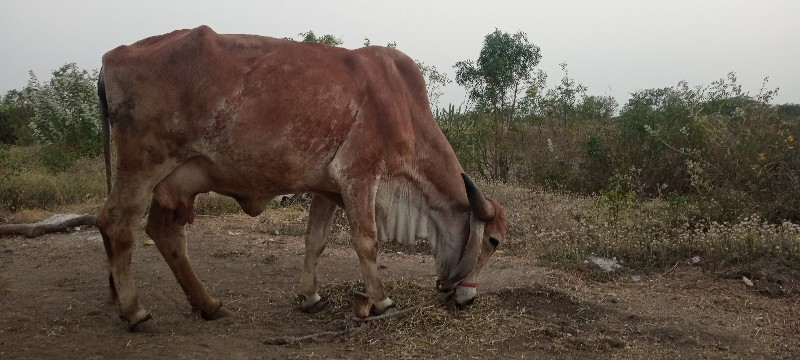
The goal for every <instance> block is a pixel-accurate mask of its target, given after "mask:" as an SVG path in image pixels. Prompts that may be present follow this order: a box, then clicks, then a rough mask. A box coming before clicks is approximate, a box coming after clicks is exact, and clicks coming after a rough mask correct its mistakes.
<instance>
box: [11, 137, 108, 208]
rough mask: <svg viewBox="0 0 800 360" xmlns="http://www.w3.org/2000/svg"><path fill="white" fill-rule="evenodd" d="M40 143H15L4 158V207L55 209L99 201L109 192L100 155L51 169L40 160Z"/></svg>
mask: <svg viewBox="0 0 800 360" xmlns="http://www.w3.org/2000/svg"><path fill="white" fill-rule="evenodd" d="M38 151H39V148H37V147H13V148H8V149H6V151H4V154H3V155H5V156H4V158H3V159H1V160H0V165H2V168H0V211H7V212H13V211H17V210H21V209H52V208H55V207H60V206H65V205H69V204H76V203H86V202H96V201H97V199H102V198H104V197H105V194H106V185H105V180H104V175H103V174H104V170H103V163H102V160H101V159H100V158H81V159H78V160H76V161H75V163H74V164H73V165H72V166H71V167H70V168H69V169H68V170H67V171H63V172H51V171H48V170H47V169H46V168H44V167H43V166H41V165H39V163H38V162H37V161H36V156H37V155H36V154H38Z"/></svg>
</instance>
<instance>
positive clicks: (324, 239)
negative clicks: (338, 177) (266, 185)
mask: <svg viewBox="0 0 800 360" xmlns="http://www.w3.org/2000/svg"><path fill="white" fill-rule="evenodd" d="M335 211H336V204H335V203H333V202H332V201H330V200H329V199H328V198H326V197H324V196H322V195H319V194H314V197H313V199H312V200H311V209H310V210H309V214H308V227H307V228H306V255H305V261H304V262H303V273H302V274H300V295H301V296H302V298H303V299H302V300H303V303H302V304H301V305H300V308H301V309H302V310H303V311H305V312H307V313H317V312H320V311H322V310H323V309H325V307H326V306H327V305H328V302H327V301H326V300H324V299H322V297H320V295H319V293H318V292H317V290H318V284H317V261H318V260H319V256H320V255H321V254H322V252H323V251H324V250H325V245H326V244H327V243H328V235H329V234H330V233H331V226H332V225H333V214H334V212H335Z"/></svg>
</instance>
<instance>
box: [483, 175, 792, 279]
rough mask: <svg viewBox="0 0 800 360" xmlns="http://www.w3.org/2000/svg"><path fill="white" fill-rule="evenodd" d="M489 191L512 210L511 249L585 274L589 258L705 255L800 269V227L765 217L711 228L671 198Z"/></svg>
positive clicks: (662, 260)
mask: <svg viewBox="0 0 800 360" xmlns="http://www.w3.org/2000/svg"><path fill="white" fill-rule="evenodd" d="M485 187H486V190H485V191H486V193H487V194H490V196H494V197H496V198H497V199H498V200H499V201H500V202H501V203H503V204H505V206H506V212H507V214H508V217H509V233H510V234H509V239H507V241H506V244H504V245H503V246H504V248H505V249H506V250H508V251H513V252H517V253H521V254H530V255H533V256H537V257H538V258H540V259H541V260H543V262H544V263H546V264H551V265H556V266H558V267H567V268H580V267H583V266H584V260H585V259H586V256H587V255H597V256H604V257H609V258H610V257H617V258H618V259H620V260H621V261H622V262H623V265H625V266H627V267H634V268H645V269H647V268H663V267H665V266H669V265H672V264H674V263H676V262H683V261H686V260H687V259H689V258H690V257H693V256H700V258H701V259H702V262H703V263H705V264H712V265H715V266H728V265H740V264H746V263H755V262H762V261H767V262H773V263H775V262H777V263H779V264H780V265H783V266H787V267H789V268H793V269H800V226H798V225H797V224H793V223H790V222H784V223H782V224H770V223H767V222H765V221H763V220H761V219H759V218H757V217H749V218H743V219H739V220H738V221H736V222H730V223H703V222H698V221H696V220H694V219H695V216H696V215H697V210H696V208H695V207H693V206H692V205H686V204H671V203H669V202H667V201H664V200H659V199H655V200H649V201H621V200H610V199H608V198H605V197H602V196H578V195H572V194H565V193H557V192H548V191H543V190H539V189H529V188H523V187H519V186H514V185H507V184H494V185H493V184H487V185H486V186H485Z"/></svg>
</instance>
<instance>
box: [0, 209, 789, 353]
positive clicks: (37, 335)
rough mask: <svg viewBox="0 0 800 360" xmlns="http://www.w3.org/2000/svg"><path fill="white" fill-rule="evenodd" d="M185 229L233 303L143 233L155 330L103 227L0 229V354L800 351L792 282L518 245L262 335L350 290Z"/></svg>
mask: <svg viewBox="0 0 800 360" xmlns="http://www.w3.org/2000/svg"><path fill="white" fill-rule="evenodd" d="M187 234H188V236H189V252H190V256H191V257H192V259H193V263H194V267H195V270H196V271H197V273H198V275H199V276H200V277H201V279H203V280H204V281H205V284H206V286H207V287H208V289H209V291H210V292H211V293H212V295H214V296H216V297H218V298H220V299H221V300H222V301H223V302H224V303H225V306H227V308H228V309H229V310H231V311H232V312H233V313H234V316H233V317H230V318H225V319H222V320H218V321H212V322H209V321H203V320H202V319H200V317H199V315H198V314H196V313H192V312H191V309H190V307H189V305H188V303H187V301H186V299H185V297H184V295H183V293H182V291H181V289H180V287H179V286H178V284H177V282H176V281H175V279H174V278H173V276H172V274H171V273H170V270H169V268H168V267H167V265H166V263H165V262H164V261H163V259H162V258H161V255H160V254H159V253H158V251H157V250H156V249H155V247H153V246H148V245H145V244H144V241H145V240H146V237H145V235H144V234H143V233H141V232H140V233H139V241H138V244H137V248H136V250H135V252H134V256H133V272H134V277H135V280H136V284H137V286H138V289H139V294H140V300H141V301H142V303H143V304H144V305H145V306H147V307H148V308H149V309H150V310H151V311H152V312H153V316H154V318H155V319H156V320H157V322H158V323H159V324H160V325H161V327H162V328H163V329H164V332H163V333H160V334H131V333H128V332H127V328H126V325H125V324H124V323H123V322H122V321H120V320H119V319H118V317H117V309H116V305H115V304H112V303H109V301H108V299H109V291H108V285H107V276H108V275H107V266H106V259H105V252H104V250H103V245H102V242H101V240H100V236H99V234H98V233H97V231H96V230H95V229H93V228H89V229H83V230H79V231H76V232H73V233H69V234H51V235H45V236H42V237H40V238H36V239H26V238H22V237H5V238H0V359H17V358H168V357H169V358H231V359H237V358H248V359H249V358H266V359H287V358H348V359H349V358H378V357H380V358H385V359H390V358H545V359H546V358H581V359H584V358H592V357H598V358H633V359H641V358H649V359H661V358H786V359H789V358H800V301H798V298H797V297H793V296H773V295H770V294H771V293H765V292H764V291H759V290H758V287H757V286H756V287H749V286H748V285H746V284H745V283H744V282H743V281H742V280H741V279H740V278H731V277H728V278H726V277H721V276H719V275H716V273H713V272H710V271H706V270H703V269H702V268H701V267H690V266H688V265H679V266H676V267H674V268H671V269H665V271H664V272H663V273H658V274H650V275H642V276H641V277H640V278H637V279H636V280H638V281H634V279H632V278H631V276H630V275H631V274H626V275H624V276H622V275H621V276H616V277H613V278H612V280H610V281H604V282H598V281H594V280H591V279H590V278H589V277H587V276H585V275H583V274H576V273H569V272H562V271H558V270H552V269H548V268H544V267H540V266H538V265H537V263H536V261H535V257H534V256H532V255H524V256H523V255H511V254H497V255H495V257H494V258H493V261H492V262H491V263H490V265H489V267H488V268H487V269H486V270H485V272H484V274H483V275H482V284H481V287H480V289H479V291H480V294H479V296H478V298H477V299H476V305H474V306H473V307H471V308H469V309H467V310H452V309H445V308H444V307H433V308H427V309H422V310H419V311H417V312H415V313H413V314H412V315H410V316H408V317H406V318H402V319H397V320H392V321H390V322H386V323H380V324H378V325H377V326H375V327H374V328H371V329H369V330H366V331H363V332H361V333H359V334H358V335H356V336H353V337H349V338H346V339H343V340H339V341H336V342H333V343H312V344H301V345H285V346H275V345H267V344H265V343H264V339H265V338H267V337H270V336H276V335H298V336H299V335H306V334H310V333H314V332H321V331H332V330H338V329H341V328H342V327H343V326H344V324H345V323H346V320H345V319H346V317H347V316H348V312H349V309H348V308H347V306H346V304H342V303H341V300H340V301H339V302H338V303H337V302H334V304H333V305H332V306H330V307H329V308H328V309H326V310H325V311H324V312H323V313H320V314H316V315H308V314H304V313H302V312H300V311H298V310H297V309H296V307H297V303H296V302H295V301H296V300H295V298H296V294H297V284H298V281H299V274H300V270H301V268H302V259H303V240H302V238H301V237H297V236H280V235H273V234H269V233H264V231H260V230H259V227H258V222H257V220H255V219H251V218H248V217H244V216H238V215H237V216H224V217H201V218H199V219H198V220H197V222H196V223H195V225H192V226H190V227H189V228H188V230H187ZM396 250H397V249H393V250H385V251H382V253H381V254H380V255H379V263H380V265H381V272H382V278H383V279H384V282H385V283H386V284H387V288H389V290H390V291H392V292H391V293H390V296H392V298H393V299H394V300H395V301H396V302H398V303H399V304H400V306H401V307H408V306H412V305H413V302H415V301H418V300H419V299H418V298H419V297H420V296H421V297H422V298H425V297H428V296H431V297H432V296H436V293H435V290H434V288H433V280H434V273H433V264H432V257H431V256H430V255H426V254H405V253H397V252H396ZM319 274H320V281H321V283H323V284H326V285H325V287H324V288H323V290H324V291H328V292H336V291H340V292H341V291H343V289H347V288H348V286H354V284H357V283H356V281H357V280H358V279H360V278H361V273H360V269H359V268H358V262H357V260H356V256H355V253H354V251H352V250H351V249H350V247H348V246H345V245H337V244H331V245H329V247H328V249H327V250H326V252H325V255H324V256H323V258H322V259H321V260H320V265H319ZM413 291H416V293H414V294H417V295H415V296H416V298H415V297H413V296H411V295H406V294H410V293H413ZM322 295H323V296H325V295H326V294H325V293H323V294H322ZM404 296H405V297H407V298H403V297H404ZM434 317H435V319H434ZM453 326H456V328H453Z"/></svg>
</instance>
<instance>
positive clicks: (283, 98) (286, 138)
mask: <svg viewBox="0 0 800 360" xmlns="http://www.w3.org/2000/svg"><path fill="white" fill-rule="evenodd" d="M98 92H99V95H100V99H101V107H102V109H103V114H104V116H105V117H106V120H104V121H103V123H104V129H105V130H106V134H105V135H104V136H105V138H104V139H105V141H106V142H107V140H108V134H107V132H108V125H109V123H110V125H111V128H112V129H111V130H112V135H113V138H114V142H115V145H116V150H117V155H118V162H117V166H116V168H115V173H114V182H113V186H111V189H110V194H109V196H108V200H107V201H106V204H105V206H104V207H103V209H102V211H101V213H100V215H99V216H98V226H99V228H100V231H101V234H102V235H103V241H104V243H105V246H106V251H107V254H108V258H109V263H110V271H111V275H110V283H111V288H112V294H115V296H116V298H117V300H118V302H119V312H120V316H121V317H122V318H124V319H125V320H127V321H128V324H129V328H130V330H131V331H135V330H139V331H147V330H152V329H154V328H156V327H157V326H156V324H155V323H154V322H153V321H147V320H149V319H151V316H150V314H149V313H148V312H147V311H146V310H145V309H144V308H142V306H141V305H140V304H139V300H138V296H137V291H136V288H135V286H134V284H133V280H132V278H131V274H130V261H131V251H132V247H133V236H132V227H133V226H134V225H135V224H136V223H138V221H139V218H140V216H141V215H142V214H143V213H144V211H145V209H146V208H147V205H148V203H149V204H150V213H149V216H148V219H147V226H146V231H147V234H148V235H149V236H150V237H152V238H153V240H154V241H155V244H156V246H157V247H158V249H159V251H160V252H161V254H162V255H163V256H164V259H165V260H166V262H167V263H168V264H169V267H170V269H172V271H173V273H174V274H175V277H176V278H177V280H178V283H180V285H181V287H182V288H183V290H184V292H185V293H186V296H187V298H188V300H189V303H190V304H191V305H192V306H193V307H194V308H195V309H198V310H200V312H201V314H202V316H203V318H204V319H209V320H210V319H216V318H219V317H222V316H226V315H229V314H230V313H229V312H228V311H227V310H225V308H223V307H222V303H221V302H220V301H219V300H217V299H214V298H212V297H211V296H210V295H209V294H208V292H207V291H206V289H205V287H204V286H203V284H202V283H201V282H200V280H199V279H198V278H197V275H196V274H195V273H194V271H193V270H192V267H191V265H190V263H189V258H188V255H187V252H186V238H185V233H184V225H186V224H187V223H191V222H192V221H193V219H194V210H193V202H194V197H195V195H197V194H199V193H205V192H208V191H214V192H217V193H220V194H224V195H228V196H231V197H233V198H234V199H236V200H237V201H238V202H239V204H240V205H241V207H242V209H243V210H244V212H245V213H247V214H249V215H251V216H256V215H258V214H260V213H261V212H262V211H264V209H265V207H266V205H267V203H268V202H269V200H270V199H272V198H273V197H274V196H275V195H276V194H282V193H298V192H312V193H314V196H313V200H312V204H311V211H310V216H309V223H308V230H307V233H306V239H305V243H306V254H305V263H304V267H303V272H302V275H301V277H300V293H301V295H303V299H304V300H303V304H302V309H304V310H305V311H309V312H314V311H318V310H321V308H322V307H324V304H325V303H326V302H325V301H323V300H322V299H321V298H320V296H319V295H318V293H317V277H316V265H317V259H318V258H319V256H320V254H321V253H322V251H323V249H324V248H325V244H326V241H327V236H328V233H329V232H330V229H331V221H332V217H333V214H334V210H335V208H336V206H337V205H338V206H341V207H343V208H344V209H345V211H346V213H347V217H348V219H349V223H350V227H351V229H352V241H353V245H354V247H355V250H356V252H357V254H358V259H359V261H360V263H361V268H362V271H363V274H364V283H365V285H366V291H367V293H368V294H369V296H370V298H371V299H372V300H373V303H374V308H373V310H374V312H375V313H382V312H384V311H386V310H387V309H389V308H391V307H392V306H393V302H392V300H390V299H389V298H388V297H387V296H386V294H385V293H384V291H383V288H382V286H381V282H380V280H379V278H378V268H377V265H376V255H377V251H376V241H377V240H378V239H380V240H396V241H401V242H410V241H414V240H415V239H417V238H424V239H427V240H429V241H430V242H431V244H432V245H433V249H434V252H435V258H436V270H437V273H438V276H439V278H440V279H441V280H440V284H439V287H440V289H444V290H451V289H453V288H456V300H457V301H458V302H459V303H460V304H465V303H469V302H471V301H472V298H473V297H474V296H475V292H476V291H475V288H474V287H475V286H476V281H477V277H478V273H479V271H480V269H481V268H482V267H483V265H484V264H485V263H486V261H487V259H488V258H489V256H490V255H491V254H492V253H493V252H494V249H495V248H496V247H497V245H498V244H499V242H500V241H502V239H503V238H504V236H505V233H506V220H505V216H504V214H503V209H502V207H500V205H499V204H497V202H495V201H493V200H489V199H485V198H484V197H483V196H482V195H481V194H480V192H479V191H478V189H477V188H476V187H475V185H474V184H472V182H471V181H470V180H469V178H468V177H467V176H466V175H464V174H463V173H462V171H463V170H462V168H461V165H460V164H459V163H458V160H457V159H456V156H455V154H454V153H453V150H452V148H451V147H450V145H449V144H448V142H447V140H446V139H445V137H444V135H443V134H442V132H441V130H440V129H439V127H438V126H437V125H436V122H435V120H434V118H433V115H432V114H431V111H430V108H429V105H428V101H427V97H426V93H425V81H424V79H423V77H422V75H421V74H420V71H419V70H418V68H417V65H416V64H415V63H414V61H413V60H411V59H410V58H409V57H407V56H406V55H404V54H403V53H401V52H399V51H397V50H394V49H388V48H383V47H376V46H370V47H366V48H362V49H358V50H347V49H342V48H336V47H330V46H325V45H320V44H311V43H299V42H294V41H291V40H282V39H274V38H269V37H262V36H253V35H220V34H216V33H215V32H214V31H213V30H211V29H210V28H208V27H206V26H201V27H199V28H196V29H192V30H179V31H174V32H172V33H169V34H165V35H161V36H154V37H150V38H147V39H144V40H141V41H139V42H136V43H134V44H133V45H129V46H120V47H118V48H116V49H114V50H112V51H110V52H108V53H106V54H105V56H103V67H102V70H101V72H100V81H99V86H98ZM108 155H109V151H108V146H106V158H107V159H108ZM107 164H108V160H107ZM109 171H110V170H107V175H108V172H109ZM108 176H109V177H110V175H108ZM109 183H110V180H109ZM465 189H466V191H465Z"/></svg>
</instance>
